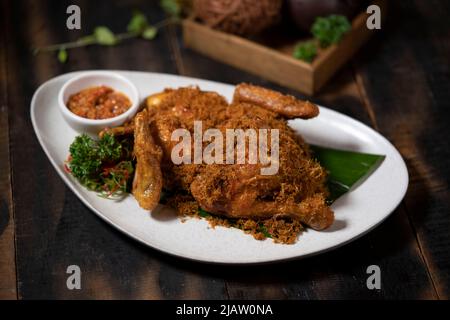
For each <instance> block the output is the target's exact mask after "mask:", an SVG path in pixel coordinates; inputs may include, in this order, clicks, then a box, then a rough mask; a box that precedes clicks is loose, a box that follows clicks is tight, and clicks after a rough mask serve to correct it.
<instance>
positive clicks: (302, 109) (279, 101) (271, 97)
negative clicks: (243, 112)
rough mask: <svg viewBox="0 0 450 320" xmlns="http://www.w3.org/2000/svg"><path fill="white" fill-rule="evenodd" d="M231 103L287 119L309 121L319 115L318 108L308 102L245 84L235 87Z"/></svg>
mask: <svg viewBox="0 0 450 320" xmlns="http://www.w3.org/2000/svg"><path fill="white" fill-rule="evenodd" d="M233 102H234V103H239V102H247V103H251V104H255V105H259V106H261V107H263V108H265V109H268V110H272V111H274V112H276V113H278V114H279V115H281V116H283V117H285V118H287V119H292V118H302V119H310V118H314V117H316V116H317V115H318V114H319V108H318V107H317V106H316V105H315V104H312V103H311V102H309V101H302V100H298V99H296V98H295V97H293V96H288V95H284V94H281V93H279V92H276V91H273V90H269V89H266V88H262V87H258V86H253V85H250V84H246V83H242V84H239V85H237V86H236V89H235V91H234V97H233Z"/></svg>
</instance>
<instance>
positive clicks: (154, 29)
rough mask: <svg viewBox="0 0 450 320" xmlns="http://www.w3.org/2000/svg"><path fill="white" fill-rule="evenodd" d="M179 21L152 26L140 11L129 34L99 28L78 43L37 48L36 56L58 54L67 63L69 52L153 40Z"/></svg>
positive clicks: (134, 15) (169, 20) (173, 19)
mask: <svg viewBox="0 0 450 320" xmlns="http://www.w3.org/2000/svg"><path fill="white" fill-rule="evenodd" d="M176 21H177V19H176V18H174V17H172V16H170V17H169V18H167V19H164V20H162V21H160V22H159V23H156V24H153V25H151V24H150V23H149V22H148V20H147V17H146V16H145V15H144V14H143V13H142V12H140V11H134V12H133V16H132V18H131V20H130V22H129V23H128V26H127V32H123V33H117V34H115V33H114V32H112V31H111V30H110V29H109V28H108V27H106V26H97V27H95V28H94V30H93V32H92V34H90V35H87V36H84V37H81V38H79V39H78V40H76V41H72V42H66V43H58V44H54V45H50V46H46V47H40V48H35V49H34V50H33V53H34V54H39V53H41V52H55V51H56V52H57V58H58V61H59V62H61V63H65V62H66V61H67V59H68V57H69V54H68V50H69V49H73V48H79V47H86V46H90V45H101V46H114V45H116V44H118V43H120V42H122V41H124V40H126V39H131V38H143V39H145V40H153V39H154V38H155V37H156V36H157V34H158V30H159V29H160V28H162V27H164V26H166V25H168V24H171V23H174V22H176Z"/></svg>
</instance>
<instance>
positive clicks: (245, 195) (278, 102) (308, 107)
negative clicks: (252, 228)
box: [111, 84, 334, 230]
mask: <svg viewBox="0 0 450 320" xmlns="http://www.w3.org/2000/svg"><path fill="white" fill-rule="evenodd" d="M145 105H146V108H145V109H144V111H142V112H141V113H139V114H138V115H137V116H136V118H135V121H134V124H131V125H129V126H128V127H125V128H115V129H112V131H111V132H112V133H115V134H126V133H129V132H130V131H133V127H134V134H135V153H136V158H137V166H138V168H137V170H136V176H135V180H134V184H133V186H134V187H133V193H134V195H135V197H136V199H137V201H138V202H139V204H140V206H141V207H143V208H146V209H148V208H153V207H154V206H155V205H156V204H157V203H158V200H159V199H158V197H157V195H159V193H158V192H157V189H158V188H159V189H160V188H162V187H164V188H166V189H168V190H173V191H179V192H182V193H184V194H189V195H191V196H192V197H193V198H194V199H195V201H197V203H198V204H199V206H200V207H201V208H203V209H204V210H206V211H209V212H211V213H213V214H216V215H219V216H224V217H229V218H254V219H265V218H271V217H290V218H292V219H297V220H298V221H300V222H301V223H303V224H305V225H307V226H309V227H311V228H314V229H316V230H322V229H325V228H327V227H329V226H330V225H331V224H332V223H333V220H334V214H333V211H332V210H331V209H330V208H329V207H328V206H327V204H326V201H325V198H326V195H327V190H326V187H325V180H326V172H325V170H324V169H323V168H322V167H321V166H320V165H319V163H317V162H316V161H315V160H313V159H312V157H311V154H310V151H309V148H308V145H307V144H306V143H305V142H304V141H303V139H302V138H301V137H299V136H298V135H297V134H295V132H294V131H293V130H292V129H291V128H290V127H289V126H288V124H287V119H292V118H302V119H309V118H313V117H315V116H317V115H318V113H319V110H318V107H317V106H316V105H314V104H312V103H310V102H306V101H300V100H297V99H296V98H294V97H292V96H286V95H282V94H281V93H278V92H275V91H272V90H268V89H265V88H261V87H257V86H252V85H249V84H240V85H238V86H237V87H236V90H235V94H234V98H233V102H232V103H231V104H229V103H227V101H226V100H225V99H224V98H223V97H222V96H220V95H219V94H217V93H215V92H204V91H200V90H199V89H198V88H196V87H189V88H180V89H177V90H172V89H166V90H165V91H164V92H162V93H159V94H156V95H152V96H150V97H148V98H147V100H146V103H145ZM194 121H202V123H203V130H207V129H208V128H217V129H219V130H220V131H221V132H223V133H224V132H225V130H226V129H237V128H240V129H244V130H245V129H256V130H258V129H261V128H270V129H278V130H279V171H278V173H277V174H275V175H262V174H261V172H260V169H261V167H263V165H262V164H261V163H257V164H249V163H244V164H205V163H202V164H179V165H175V164H174V163H173V162H172V161H171V157H170V156H171V151H172V148H173V147H174V145H175V144H176V143H177V142H176V141H175V142H174V141H171V134H172V132H173V130H175V129H178V128H184V129H187V130H188V131H189V132H191V133H192V132H193V131H194ZM114 130H115V131H114ZM269 148H270V146H269ZM161 150H162V152H161V153H160V151H161ZM160 162H161V165H160V167H158V164H159V163H160ZM159 168H160V169H159ZM160 174H162V178H161V175H160ZM152 180H153V182H154V183H153V184H152V183H151V181H152ZM146 193H147V194H151V196H147V197H146V196H143V195H145V194H146Z"/></svg>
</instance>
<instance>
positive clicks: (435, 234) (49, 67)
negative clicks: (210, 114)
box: [0, 0, 450, 299]
mask: <svg viewBox="0 0 450 320" xmlns="http://www.w3.org/2000/svg"><path fill="white" fill-rule="evenodd" d="M391 2H392V5H391V11H390V15H391V16H390V19H389V22H388V23H387V24H386V25H384V26H383V29H384V30H383V32H381V33H380V35H379V36H377V37H376V38H374V39H373V40H371V42H370V43H369V44H368V45H367V46H366V47H365V48H364V49H363V50H362V51H361V52H360V53H359V54H358V55H357V57H356V58H355V59H354V62H353V63H352V64H350V65H348V66H347V67H345V68H344V69H342V71H340V72H339V73H338V74H337V75H336V76H335V77H334V78H333V79H332V81H331V82H330V84H328V85H327V86H326V87H325V88H324V89H323V90H322V91H321V93H320V94H318V95H317V96H315V97H313V98H312V100H313V101H314V102H317V103H320V104H323V105H326V106H329V107H331V108H334V109H335V110H337V111H339V112H343V113H345V114H347V115H349V116H351V117H354V118H356V119H358V120H360V121H362V122H364V123H366V124H368V125H370V126H372V127H374V128H376V129H377V130H379V131H380V132H381V133H382V134H384V135H385V136H386V137H387V138H388V139H390V141H392V143H393V144H394V145H395V146H396V147H397V148H398V149H399V150H400V152H401V153H402V155H403V156H404V158H405V160H406V162H407V164H408V168H409V172H410V178H411V181H410V187H409V190H408V193H407V196H406V198H405V200H404V201H403V202H402V203H401V205H400V206H399V207H398V208H397V210H396V211H395V212H394V213H393V214H392V215H391V216H390V217H389V218H388V219H387V220H386V221H385V222H384V223H383V224H382V225H380V226H379V227H378V228H376V229H375V230H374V231H372V232H370V233H369V234H367V235H366V236H364V237H362V238H361V239H359V240H357V241H355V242H353V243H351V244H349V245H346V246H344V247H342V248H340V249H337V250H334V251H332V252H329V253H326V254H322V255H319V256H316V257H312V258H308V259H304V260H299V261H292V262H286V263H279V264H273V265H265V266H248V267H235V266H214V265H207V264H202V263H194V262H189V261H185V260H182V259H178V258H173V257H170V256H167V255H165V254H163V253H160V252H157V251H156V250H153V249H150V248H147V247H145V246H143V245H141V244H139V243H137V242H135V241H133V240H132V239H129V238H128V237H126V236H125V235H123V234H121V233H120V232H118V231H116V230H115V229H114V228H112V227H111V226H109V225H107V224H106V223H104V222H103V221H101V220H100V219H99V218H97V217H96V216H95V215H94V214H92V213H91V212H90V211H89V210H88V209H87V208H86V207H85V206H84V205H83V204H82V203H81V202H80V201H79V200H78V199H77V198H76V196H75V195H74V194H73V193H72V192H71V191H70V190H69V189H67V188H66V186H65V185H64V183H63V182H62V181H61V179H60V178H59V177H58V176H57V174H56V172H55V171H54V169H53V168H52V166H51V164H50V162H49V161H48V160H47V158H46V156H45V154H44V152H43V151H42V149H41V148H40V146H39V144H38V141H37V139H36V137H35V135H34V132H33V129H32V126H31V121H30V117H29V106H30V100H31V97H32V94H33V92H34V91H35V90H36V88H37V87H38V86H39V85H40V84H41V83H43V82H44V81H46V80H48V79H50V78H52V77H54V76H57V75H59V74H62V73H66V72H70V71H75V70H84V69H124V70H140V71H152V72H166V73H173V74H181V75H187V76H193V77H199V78H205V79H211V80H216V81H222V82H227V83H232V84H235V83H239V82H243V81H247V82H253V83H256V84H261V85H265V86H268V87H271V88H275V89H280V90H283V91H285V92H289V93H292V94H295V95H297V96H301V95H299V94H298V93H296V92H293V91H291V90H286V89H284V88H281V87H278V86H276V85H273V84H272V83H270V82H267V81H265V80H264V79H261V78H258V77H255V76H252V75H249V74H247V73H244V72H242V71H239V70H236V69H233V68H231V67H229V66H226V65H223V64H220V63H217V62H214V61H212V60H210V59H207V58H205V57H202V56H200V55H198V54H197V53H195V52H193V51H190V50H188V49H186V48H184V46H183V43H182V41H181V35H180V31H179V29H178V28H177V27H175V26H170V27H166V28H164V29H163V30H161V32H160V34H159V35H158V37H157V38H156V39H155V40H153V41H151V42H149V41H144V40H131V41H127V42H125V43H123V44H120V45H118V46H115V47H88V48H80V49H74V50H71V51H70V58H69V61H68V62H67V63H65V64H60V63H59V62H58V61H57V60H56V59H55V56H54V55H51V54H41V55H38V56H33V55H32V53H31V50H30V48H31V47H34V46H42V45H47V44H50V43H58V42H64V41H67V40H74V39H76V38H78V37H79V36H81V35H84V34H86V33H88V32H90V30H92V29H93V28H94V27H95V26H96V25H101V24H103V25H108V26H110V27H111V28H112V29H113V30H114V31H120V30H123V29H124V28H125V26H126V24H127V22H128V20H129V17H130V14H131V12H132V10H133V9H134V8H140V9H141V10H143V11H144V12H145V13H146V14H147V15H148V16H149V17H150V19H151V21H155V22H156V21H159V20H161V19H163V18H164V14H163V13H162V11H161V10H160V9H159V7H158V4H157V3H158V1H150V0H149V1H138V0H136V1H117V2H116V3H115V4H114V5H111V2H110V1H103V0H102V1H75V3H77V4H79V5H80V7H81V8H82V30H81V31H68V30H67V29H66V27H65V20H66V14H65V10H66V7H67V6H68V5H69V4H72V3H74V1H3V2H2V3H1V10H0V11H1V13H0V14H1V17H0V22H1V26H0V28H1V31H0V45H1V51H0V74H1V76H0V103H1V105H0V126H1V128H2V131H1V132H0V163H1V169H0V170H1V171H0V298H10V299H14V298H19V299H42V298H50V299H83V298H87V299H93V298H104V299H160V298H162V299H173V298H181V299H193V298H194V299H195V298H201V299H230V298H231V299H234V298H237V299H241V298H242V299H347V298H348V299H359V298H363V299H372V298H373V299H390V298H398V299H438V298H440V299H446V298H448V296H449V291H450V280H449V274H450V255H449V248H450V243H449V242H450V233H449V231H450V217H449V214H450V210H449V209H450V208H449V203H450V192H449V183H450V181H449V177H450V172H449V166H448V159H449V158H450V154H449V153H450V148H449V145H448V142H447V141H448V136H449V134H450V129H449V126H448V121H449V120H450V117H449V116H450V111H449V110H450V102H449V101H450V90H449V88H450V70H449V69H450V63H449V57H450V20H449V19H448V17H447V16H448V14H450V3H449V2H446V1H437V0H436V1H419V0H416V1H391ZM380 201H383V199H380ZM71 264H76V265H79V266H80V268H81V270H82V289H81V290H73V291H70V290H67V288H66V277H67V274H66V273H65V271H66V268H67V266H68V265H71ZM372 264H376V265H379V266H380V268H381V272H382V288H381V290H375V291H371V290H368V289H367V287H366V279H367V274H366V268H367V267H368V266H369V265H372Z"/></svg>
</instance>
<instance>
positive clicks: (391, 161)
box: [31, 71, 408, 264]
mask: <svg viewBox="0 0 450 320" xmlns="http://www.w3.org/2000/svg"><path fill="white" fill-rule="evenodd" d="M82 72H86V71H82ZM117 72H118V73H120V74H122V75H123V76H125V77H127V78H128V79H130V80H131V81H132V82H133V83H134V84H135V85H136V86H137V88H138V90H139V95H140V96H141V97H146V96H148V95H150V94H152V93H155V92H158V91H162V90H163V89H164V88H166V87H172V88H177V87H181V86H189V85H198V86H199V87H200V88H201V89H202V90H211V91H217V92H219V93H220V94H222V95H224V96H225V97H226V98H227V99H230V98H231V97H232V95H233V90H234V87H233V86H231V85H227V84H221V83H217V82H211V81H206V80H199V79H194V78H187V77H180V76H175V75H167V74H158V73H144V72H129V71H117ZM80 73H81V72H74V73H69V74H65V75H61V76H59V77H56V78H54V79H51V80H49V81H47V82H46V83H44V84H43V85H41V86H40V87H39V89H38V90H37V91H36V92H35V94H34V96H33V100H32V101H31V120H32V123H33V127H34V130H35V132H36V135H37V137H38V139H39V142H40V143H41V146H42V148H43V149H44V151H45V153H46V154H47V156H48V158H49V159H50V161H51V163H52V164H53V166H54V167H55V169H56V171H57V172H58V174H59V175H60V176H61V178H62V179H63V180H64V182H65V183H66V184H67V185H68V186H69V188H70V189H71V190H72V191H73V192H74V193H75V194H76V195H77V196H78V198H80V200H81V201H83V202H84V204H85V205H86V206H88V207H89V208H90V209H91V210H92V211H94V212H95V213H96V214H97V215H99V216H100V217H101V218H103V219H104V220H105V221H107V222H108V223H110V224H111V225H113V226H115V227H116V228H117V229H119V230H121V231H122V232H124V233H126V234H127V235H129V236H130V237H132V238H134V239H136V240H138V241H140V242H142V243H144V244H146V245H148V246H150V247H153V248H155V249H158V250H161V251H163V252H166V253H169V254H172V255H175V256H179V257H184V258H188V259H192V260H199V261H204V262H211V263H232V264H247V263H264V262H273V261H279V260H286V259H293V258H299V257H305V256H309V255H312V254H318V253H320V252H324V251H327V250H331V249H334V248H337V247H339V246H342V245H344V244H346V243H348V242H350V241H352V240H355V239H356V238H358V237H360V236H362V235H363V234H365V233H367V232H368V231H370V230H371V229H373V228H374V227H376V226H377V225H378V224H380V223H381V222H382V221H383V220H384V219H386V218H387V217H388V216H389V214H390V213H391V212H392V211H393V210H394V209H395V208H396V207H397V205H398V204H399V203H400V201H401V200H402V199H403V197H404V195H405V193H406V190H407V187H408V172H407V169H406V166H405V163H404V161H403V159H402V157H401V156H400V154H399V153H398V151H397V150H396V149H395V148H394V147H393V146H392V144H390V143H389V141H387V140H386V139H385V138H384V137H382V136H381V135H380V134H378V133H377V132H375V131H374V130H372V129H371V128H369V127H367V126H366V125H364V124H362V123H361V122H358V121H356V120H354V119H352V118H350V117H348V116H345V115H343V114H340V113H338V112H336V111H332V110H330V109H327V108H324V107H321V108H320V115H319V117H317V118H315V119H313V120H308V121H304V120H294V121H291V122H290V124H291V126H292V127H293V128H294V129H295V130H297V131H298V132H299V133H300V134H301V135H302V136H303V137H304V138H305V139H306V141H308V142H310V143H314V144H318V145H322V146H327V147H332V148H337V149H346V150H352V151H360V152H368V153H376V154H382V155H386V159H385V160H384V162H383V163H382V164H381V166H380V167H379V168H378V169H377V170H376V171H375V172H374V173H373V174H372V175H371V176H370V177H369V178H368V179H367V180H366V181H364V183H362V184H361V185H360V186H358V187H357V188H355V190H352V191H351V192H349V193H347V194H346V195H345V196H343V197H341V198H340V199H338V201H336V202H335V203H334V204H333V206H332V208H333V210H334V212H335V219H336V221H335V222H334V224H333V226H332V227H331V228H329V229H328V230H326V231H322V232H317V231H314V230H310V229H308V230H307V231H306V232H304V233H303V234H301V235H300V237H299V239H298V241H297V243H296V244H294V245H281V244H275V243H273V241H272V240H271V239H266V240H264V241H257V240H255V239H253V237H252V236H249V235H246V234H244V233H243V232H242V231H240V230H237V229H232V228H223V227H216V228H215V229H212V228H210V227H209V226H208V223H207V222H206V221H204V220H198V219H188V220H187V221H186V222H181V220H180V219H179V218H177V216H176V215H175V214H174V213H173V212H172V211H171V210H169V209H167V208H164V207H163V206H160V207H158V208H157V209H156V210H154V211H153V212H148V211H145V210H143V209H141V208H140V207H139V206H138V204H137V202H136V201H135V199H134V198H133V197H132V196H128V197H126V198H125V199H124V200H122V201H120V202H117V201H112V200H106V199H103V198H100V197H98V196H97V195H96V194H95V193H94V192H89V191H87V190H86V189H84V188H83V187H82V186H81V185H80V184H78V183H77V181H76V180H74V179H73V178H72V177H71V176H70V175H69V174H67V173H66V172H65V171H64V169H63V163H64V160H66V158H67V155H68V149H69V145H70V144H71V142H72V141H73V139H74V138H75V136H76V135H78V134H79V133H78V132H75V131H73V130H72V129H71V128H70V127H69V126H68V125H67V124H66V122H65V121H64V120H63V118H62V116H61V115H60V112H59V110H58V101H57V97H58V90H59V89H60V88H61V87H62V85H63V84H64V83H65V82H66V81H67V80H69V79H70V78H71V77H74V76H75V75H78V74H80Z"/></svg>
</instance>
